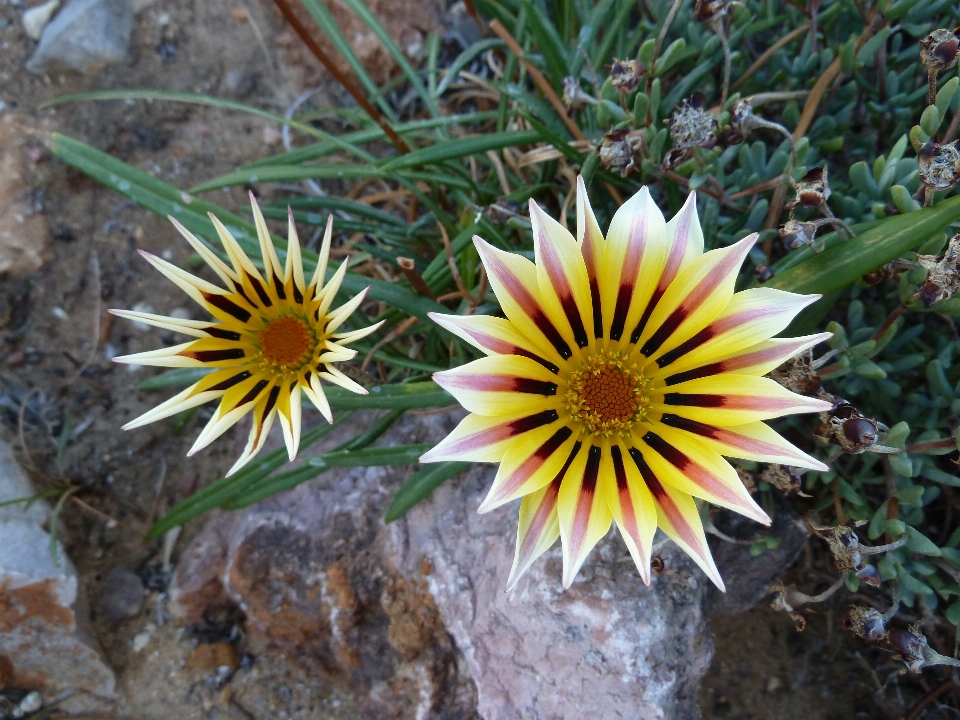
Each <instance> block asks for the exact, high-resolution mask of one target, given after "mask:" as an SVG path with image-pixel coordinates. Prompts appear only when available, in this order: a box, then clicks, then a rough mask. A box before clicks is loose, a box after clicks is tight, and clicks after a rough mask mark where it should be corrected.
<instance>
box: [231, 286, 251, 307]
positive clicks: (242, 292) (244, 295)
mask: <svg viewBox="0 0 960 720" xmlns="http://www.w3.org/2000/svg"><path fill="white" fill-rule="evenodd" d="M230 284H231V285H232V286H233V289H234V290H236V292H237V295H239V296H240V297H242V298H243V299H244V300H246V302H247V305H249V306H250V307H256V303H254V302H251V300H250V297H249V296H248V295H247V292H246V290H244V289H243V283H241V282H237V281H234V280H231V281H230Z"/></svg>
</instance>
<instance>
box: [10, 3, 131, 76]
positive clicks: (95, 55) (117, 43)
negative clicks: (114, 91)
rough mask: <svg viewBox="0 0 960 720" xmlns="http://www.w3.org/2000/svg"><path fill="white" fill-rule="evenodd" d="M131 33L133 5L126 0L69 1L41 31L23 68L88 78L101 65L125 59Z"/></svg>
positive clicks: (97, 70) (99, 68)
mask: <svg viewBox="0 0 960 720" xmlns="http://www.w3.org/2000/svg"><path fill="white" fill-rule="evenodd" d="M132 30H133V6H132V5H131V4H130V2H129V1H128V0H70V1H69V2H68V3H67V5H66V6H65V7H64V8H63V10H61V11H60V12H59V13H58V14H57V16H56V17H55V18H54V19H53V22H51V23H50V24H49V25H47V27H46V28H45V29H44V31H43V34H42V35H41V36H40V44H39V45H38V46H37V49H36V50H35V51H34V53H33V57H31V58H30V60H29V61H27V69H28V70H30V72H34V73H45V72H52V71H60V70H78V71H80V72H82V73H84V74H86V75H92V74H94V73H96V72H99V71H100V70H101V69H102V68H103V67H104V66H105V65H109V64H112V63H118V62H125V61H126V60H127V55H128V51H129V48H130V33H131V32H132Z"/></svg>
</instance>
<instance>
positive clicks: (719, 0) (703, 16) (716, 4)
mask: <svg viewBox="0 0 960 720" xmlns="http://www.w3.org/2000/svg"><path fill="white" fill-rule="evenodd" d="M741 4H742V3H739V2H736V1H735V0H697V2H696V4H695V5H694V6H693V16H694V17H695V18H696V19H697V21H698V22H702V23H703V24H704V25H711V24H713V23H716V22H718V21H720V20H721V19H722V18H723V17H724V16H726V15H727V14H729V13H731V12H733V9H734V8H735V7H737V6H738V5H741Z"/></svg>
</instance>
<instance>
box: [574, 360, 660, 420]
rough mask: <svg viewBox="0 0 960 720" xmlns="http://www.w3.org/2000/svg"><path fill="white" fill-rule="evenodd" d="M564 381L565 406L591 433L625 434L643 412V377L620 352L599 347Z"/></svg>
mask: <svg viewBox="0 0 960 720" xmlns="http://www.w3.org/2000/svg"><path fill="white" fill-rule="evenodd" d="M568 383H569V386H568V389H567V391H566V393H565V394H564V400H565V404H566V409H567V411H568V412H569V413H570V415H571V417H572V419H573V420H576V421H578V422H580V423H582V424H583V426H584V428H585V429H586V430H587V432H589V433H591V434H595V435H603V436H604V437H609V436H611V435H618V436H622V435H626V434H628V433H629V432H630V428H631V427H632V426H633V424H634V423H636V422H637V421H638V420H642V419H643V416H644V414H645V412H646V409H647V405H648V400H647V397H646V389H647V380H646V379H645V378H644V377H643V374H642V373H641V372H639V370H638V369H637V367H636V365H635V364H634V363H632V362H630V361H629V359H628V357H627V356H626V355H625V354H623V353H618V352H616V351H609V352H604V351H601V352H600V353H598V354H596V355H594V356H592V357H590V358H588V359H587V360H584V361H583V363H582V364H581V365H580V368H579V369H578V370H575V371H574V372H572V373H571V374H570V378H569V380H568Z"/></svg>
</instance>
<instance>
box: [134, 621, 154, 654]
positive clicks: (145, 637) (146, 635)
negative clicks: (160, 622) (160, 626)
mask: <svg viewBox="0 0 960 720" xmlns="http://www.w3.org/2000/svg"><path fill="white" fill-rule="evenodd" d="M156 629H157V626H156V625H154V624H153V623H147V624H146V625H145V626H144V628H143V630H141V631H140V632H138V633H137V634H136V635H134V637H133V642H132V643H131V644H130V645H131V647H132V648H133V651H134V652H140V651H141V650H143V649H144V648H145V647H146V646H147V645H148V644H149V643H150V638H151V636H152V635H153V631H154V630H156Z"/></svg>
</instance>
